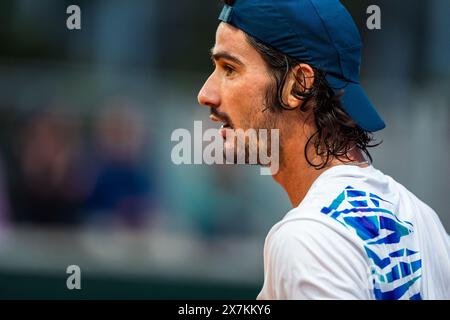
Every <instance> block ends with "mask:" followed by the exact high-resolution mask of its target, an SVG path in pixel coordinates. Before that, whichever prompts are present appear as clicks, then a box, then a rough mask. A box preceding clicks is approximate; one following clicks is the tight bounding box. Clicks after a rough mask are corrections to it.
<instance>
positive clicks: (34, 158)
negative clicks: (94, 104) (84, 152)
mask: <svg viewBox="0 0 450 320" xmlns="http://www.w3.org/2000/svg"><path fill="white" fill-rule="evenodd" d="M79 138H80V137H79V133H78V130H77V127H76V125H75V123H74V121H72V120H71V119H70V118H69V117H67V116H65V115H63V114H61V113H56V112H54V111H49V112H43V113H40V114H38V115H36V116H33V117H31V119H29V120H28V121H27V123H26V124H25V125H24V127H23V128H22V129H21V131H20V132H19V146H18V147H19V149H18V155H17V156H18V157H17V163H16V165H17V171H18V172H17V174H18V175H17V180H16V181H14V182H13V192H12V194H13V201H12V202H13V209H14V210H13V211H14V219H15V220H16V221H18V222H30V223H34V224H41V225H73V224H75V223H77V222H79V218H80V217H79V214H78V210H79V208H80V204H81V201H82V198H83V195H84V190H83V186H84V183H83V181H82V179H83V175H82V174H81V172H82V171H81V159H82V157H81V145H80V139H79Z"/></svg>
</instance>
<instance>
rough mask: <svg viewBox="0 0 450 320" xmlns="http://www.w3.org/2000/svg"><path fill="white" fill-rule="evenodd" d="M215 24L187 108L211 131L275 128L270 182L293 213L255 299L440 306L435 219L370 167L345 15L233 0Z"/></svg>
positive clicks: (446, 259)
mask: <svg viewBox="0 0 450 320" xmlns="http://www.w3.org/2000/svg"><path fill="white" fill-rule="evenodd" d="M219 19H220V20H221V23H220V24H219V26H218V29H217V33H216V42H215V45H214V48H213V49H212V58H213V61H214V64H215V70H214V72H213V73H212V74H211V76H210V77H209V78H208V80H207V81H206V83H205V84H204V86H203V88H202V89H201V91H200V92H199V95H198V100H199V103H200V104H202V105H205V106H208V107H210V108H211V119H212V120H214V121H221V122H223V123H224V129H223V130H222V131H224V130H226V131H229V130H236V129H243V130H247V129H251V128H253V129H256V130H260V129H271V130H274V129H278V130H279V136H280V142H279V145H280V147H279V161H280V167H279V170H278V172H276V173H274V175H273V178H274V179H275V180H276V181H277V182H278V183H279V184H280V185H281V186H282V187H283V188H284V189H285V190H286V192H287V193H288V195H289V198H290V200H291V202H292V205H293V207H294V209H292V210H291V211H290V212H289V213H287V215H286V216H285V217H284V218H283V219H282V220H281V221H280V222H279V223H277V224H276V225H275V226H273V228H272V229H271V230H270V232H269V234H268V236H267V238H266V242H265V247H264V272H265V277H264V285H263V288H262V290H261V292H260V294H259V296H258V299H449V298H450V240H449V237H448V235H447V234H446V232H445V230H444V228H443V226H442V224H441V222H440V221H439V218H438V217H437V215H436V213H435V212H434V211H433V210H432V209H431V208H430V207H428V206H427V205H426V204H424V203H423V202H421V201H420V200H419V199H417V198H416V197H415V196H414V195H413V194H412V193H410V192H409V191H408V190H407V189H405V188H404V187H403V186H402V185H400V184H399V183H397V182H396V181H395V180H393V179H392V178H391V177H389V176H387V175H384V174H383V173H382V172H380V171H379V170H377V169H375V168H374V167H373V166H372V165H371V157H370V154H369V152H368V150H367V149H368V148H369V147H372V146H374V145H373V144H371V142H372V132H376V131H378V130H381V129H383V128H384V126H385V125H384V122H383V120H382V119H381V117H380V116H379V115H378V113H377V111H376V110H375V109H374V107H373V106H372V104H371V103H370V101H369V100H368V98H367V96H366V95H365V93H364V91H363V89H362V87H361V85H360V84H359V66H360V49H361V43H360V37H359V33H358V30H357V28H356V26H355V24H354V22H353V20H352V18H351V16H350V15H349V14H348V12H347V11H346V9H345V8H344V7H343V6H342V5H341V3H340V2H339V1H338V0H237V1H226V5H225V6H224V8H223V11H222V13H221V15H220V18H219ZM223 136H224V139H225V148H231V147H232V146H233V144H235V141H230V139H234V137H233V136H232V135H228V134H227V133H223ZM263 143H269V144H270V141H268V142H263V141H258V146H259V147H260V146H261V144H263ZM366 158H368V160H366Z"/></svg>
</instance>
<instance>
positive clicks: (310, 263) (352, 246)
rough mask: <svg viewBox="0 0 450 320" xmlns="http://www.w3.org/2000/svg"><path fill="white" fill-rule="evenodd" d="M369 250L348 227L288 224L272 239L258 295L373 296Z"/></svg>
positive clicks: (305, 297) (287, 297)
mask: <svg viewBox="0 0 450 320" xmlns="http://www.w3.org/2000/svg"><path fill="white" fill-rule="evenodd" d="M363 250H364V249H363V246H362V245H361V244H360V243H359V242H357V239H355V238H352V236H351V234H350V233H349V232H347V229H346V228H345V227H344V226H341V225H337V226H329V225H328V224H325V223H321V222H319V221H313V220H306V221H305V220H298V221H291V222H287V223H285V224H284V225H282V226H281V227H280V228H279V229H278V230H276V231H275V232H274V233H273V234H272V235H269V237H268V239H267V241H266V246H265V251H264V260H265V262H264V272H265V280H264V286H263V289H262V291H261V293H260V295H259V296H258V299H261V300H263V299H281V300H290V299H298V300H311V299H320V300H323V299H347V300H353V299H371V298H372V294H371V292H372V291H371V290H370V281H369V276H370V270H369V267H368V263H367V261H366V255H365V253H364V251H363Z"/></svg>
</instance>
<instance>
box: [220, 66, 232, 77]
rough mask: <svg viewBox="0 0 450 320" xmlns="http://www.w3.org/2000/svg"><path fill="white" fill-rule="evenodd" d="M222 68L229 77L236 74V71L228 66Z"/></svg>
mask: <svg viewBox="0 0 450 320" xmlns="http://www.w3.org/2000/svg"><path fill="white" fill-rule="evenodd" d="M222 68H223V69H224V70H225V73H226V75H227V76H231V74H232V73H233V72H234V69H233V68H232V67H231V66H230V65H228V64H225V65H223V67H222Z"/></svg>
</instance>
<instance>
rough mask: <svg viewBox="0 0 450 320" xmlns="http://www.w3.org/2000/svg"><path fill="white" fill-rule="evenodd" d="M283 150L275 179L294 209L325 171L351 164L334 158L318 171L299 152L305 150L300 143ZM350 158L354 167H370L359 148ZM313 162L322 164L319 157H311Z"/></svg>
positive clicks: (351, 152) (355, 149)
mask: <svg viewBox="0 0 450 320" xmlns="http://www.w3.org/2000/svg"><path fill="white" fill-rule="evenodd" d="M283 148H284V150H283V154H282V157H281V159H282V161H281V165H280V169H279V171H278V173H277V174H276V175H274V176H273V178H274V180H275V181H277V182H278V183H279V184H280V185H281V186H282V187H283V188H284V190H285V191H286V192H287V194H288V196H289V199H290V201H291V203H292V206H293V207H297V206H298V205H299V204H300V202H302V200H303V199H304V198H305V196H306V193H307V192H308V190H309V189H310V187H311V185H312V184H313V182H314V181H315V180H316V179H317V178H318V177H319V175H321V174H322V173H323V172H324V171H326V170H328V169H330V168H332V167H334V166H337V165H341V164H350V163H349V162H343V161H340V160H338V159H335V158H334V159H332V160H331V161H330V162H329V163H328V164H327V166H326V167H324V168H323V169H320V170H317V169H316V168H314V167H312V166H311V165H310V164H309V163H308V162H307V161H306V159H305V157H304V156H303V152H298V150H303V148H304V145H303V147H302V146H301V145H300V146H299V145H298V143H297V144H292V143H291V145H285V146H283ZM348 157H349V159H351V162H352V163H355V164H354V165H358V166H360V167H367V166H368V164H366V163H364V161H365V159H364V157H363V155H362V153H361V151H360V150H359V149H357V148H354V149H353V150H351V151H350V152H349V153H348ZM311 160H312V162H313V163H320V162H319V161H320V158H318V157H316V158H314V157H311Z"/></svg>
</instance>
